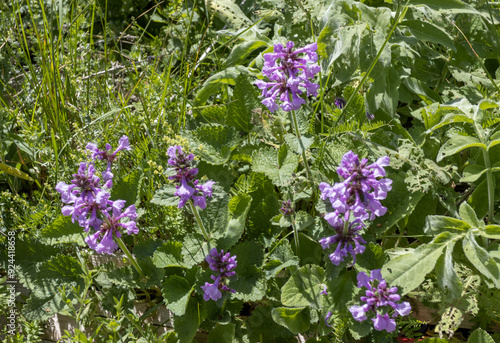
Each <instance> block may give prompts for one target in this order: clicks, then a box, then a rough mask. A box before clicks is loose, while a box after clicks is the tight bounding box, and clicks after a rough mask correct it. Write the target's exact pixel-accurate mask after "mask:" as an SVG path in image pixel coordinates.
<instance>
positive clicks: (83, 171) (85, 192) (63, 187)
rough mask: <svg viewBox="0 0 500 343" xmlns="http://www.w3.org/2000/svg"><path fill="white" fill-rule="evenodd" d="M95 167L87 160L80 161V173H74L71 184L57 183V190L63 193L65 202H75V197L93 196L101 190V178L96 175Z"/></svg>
mask: <svg viewBox="0 0 500 343" xmlns="http://www.w3.org/2000/svg"><path fill="white" fill-rule="evenodd" d="M94 174H95V167H94V166H93V165H92V164H88V165H87V163H85V162H82V163H80V168H78V173H76V174H73V180H71V184H70V185H67V184H66V183H64V182H62V181H60V182H59V183H58V184H57V185H56V191H58V192H59V193H61V200H62V202H63V203H66V204H67V203H71V202H74V200H75V197H83V198H93V197H94V196H95V195H96V194H97V192H99V190H100V186H99V181H100V179H99V178H98V177H97V176H96V175H94Z"/></svg>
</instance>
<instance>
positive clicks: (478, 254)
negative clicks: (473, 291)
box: [462, 231, 500, 288]
mask: <svg viewBox="0 0 500 343" xmlns="http://www.w3.org/2000/svg"><path fill="white" fill-rule="evenodd" d="M462 246H463V249H464V253H465V256H467V258H468V259H469V261H470V262H471V263H472V265H474V267H476V269H477V270H478V271H479V272H480V273H481V274H483V275H484V276H485V277H486V278H487V279H488V280H489V281H490V284H492V285H494V286H495V287H496V288H500V270H499V268H498V264H497V263H496V261H495V260H494V259H493V258H492V257H491V256H490V255H489V254H488V252H487V251H486V250H484V249H483V248H482V247H480V246H479V244H477V242H476V238H475V237H474V235H473V234H472V232H471V231H469V232H468V234H467V235H466V236H465V238H464V240H463V241H462ZM486 281H487V280H486ZM487 283H488V282H487Z"/></svg>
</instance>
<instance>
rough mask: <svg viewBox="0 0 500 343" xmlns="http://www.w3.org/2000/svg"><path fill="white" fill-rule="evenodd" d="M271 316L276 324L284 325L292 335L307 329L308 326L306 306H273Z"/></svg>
mask: <svg viewBox="0 0 500 343" xmlns="http://www.w3.org/2000/svg"><path fill="white" fill-rule="evenodd" d="M271 316H272V317H273V320H274V321H275V322H276V323H277V324H279V325H281V326H284V327H286V328H287V329H288V330H290V332H291V333H293V334H294V335H296V334H299V333H301V332H305V331H307V330H308V329H309V326H310V320H311V318H310V316H309V311H308V310H307V307H302V308H289V307H277V308H273V310H272V311H271Z"/></svg>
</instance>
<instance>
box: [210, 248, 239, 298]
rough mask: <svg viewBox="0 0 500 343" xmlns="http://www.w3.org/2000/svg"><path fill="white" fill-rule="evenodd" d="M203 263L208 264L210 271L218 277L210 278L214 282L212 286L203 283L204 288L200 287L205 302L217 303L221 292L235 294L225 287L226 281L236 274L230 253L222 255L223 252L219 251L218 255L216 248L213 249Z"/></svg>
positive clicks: (234, 261) (234, 263) (233, 258)
mask: <svg viewBox="0 0 500 343" xmlns="http://www.w3.org/2000/svg"><path fill="white" fill-rule="evenodd" d="M205 261H207V262H208V266H209V267H210V269H212V270H213V271H215V272H216V273H218V275H217V276H215V275H212V276H211V278H212V280H214V283H213V284H212V283H208V282H205V286H201V289H203V292H204V294H203V299H204V300H205V301H208V300H209V299H212V300H216V301H217V300H219V299H220V298H222V292H221V291H224V292H231V293H235V292H236V291H235V290H234V289H231V288H229V287H228V286H227V285H226V280H227V279H228V278H229V277H230V276H233V275H234V274H236V272H235V271H234V270H233V269H234V268H236V264H237V261H236V256H231V254H230V253H226V254H224V250H221V252H220V253H219V252H217V249H216V248H213V249H212V250H210V253H209V254H208V255H207V257H206V258H205Z"/></svg>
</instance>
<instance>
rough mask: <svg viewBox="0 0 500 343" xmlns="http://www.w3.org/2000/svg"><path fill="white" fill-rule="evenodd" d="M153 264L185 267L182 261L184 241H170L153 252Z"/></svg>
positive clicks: (160, 266) (162, 266)
mask: <svg viewBox="0 0 500 343" xmlns="http://www.w3.org/2000/svg"><path fill="white" fill-rule="evenodd" d="M153 264H154V265H155V266H156V267H158V268H167V267H184V263H183V262H182V243H180V242H174V241H168V242H166V243H163V245H162V246H160V247H159V248H158V249H157V250H156V251H155V252H154V254H153Z"/></svg>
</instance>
